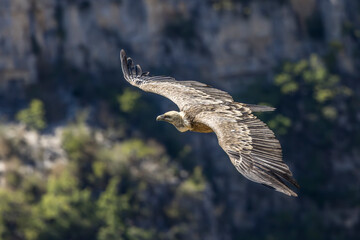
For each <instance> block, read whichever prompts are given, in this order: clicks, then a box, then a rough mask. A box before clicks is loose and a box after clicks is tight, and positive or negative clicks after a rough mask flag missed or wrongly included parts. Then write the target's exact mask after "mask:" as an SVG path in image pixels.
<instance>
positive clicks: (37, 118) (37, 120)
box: [16, 99, 46, 131]
mask: <svg viewBox="0 0 360 240" xmlns="http://www.w3.org/2000/svg"><path fill="white" fill-rule="evenodd" d="M16 119H17V120H18V121H19V122H21V123H23V124H25V125H26V126H27V127H29V128H31V129H34V130H37V131H40V130H42V129H44V128H45V127H46V121H45V109H44V104H43V102H42V101H41V100H39V99H33V100H32V101H31V102H30V105H29V107H28V108H26V109H23V110H21V111H20V112H18V114H17V115H16Z"/></svg>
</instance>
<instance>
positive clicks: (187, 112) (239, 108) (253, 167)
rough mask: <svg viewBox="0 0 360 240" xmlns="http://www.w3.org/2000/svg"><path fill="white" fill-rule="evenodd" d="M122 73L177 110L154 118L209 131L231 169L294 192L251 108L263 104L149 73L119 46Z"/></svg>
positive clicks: (271, 141) (263, 126)
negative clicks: (248, 102)
mask: <svg viewBox="0 0 360 240" xmlns="http://www.w3.org/2000/svg"><path fill="white" fill-rule="evenodd" d="M120 60H121V68H122V71H123V74H124V78H125V79H126V80H127V81H128V82H129V83H130V84H131V85H133V86H135V87H138V88H140V89H142V90H144V91H146V92H152V93H156V94H159V95H161V96H164V97H166V98H168V99H170V100H171V101H173V102H174V103H175V104H176V105H177V106H178V107H179V109H180V111H179V112H177V111H170V112H167V113H165V114H163V115H160V116H158V117H157V118H156V120H157V121H166V122H169V123H171V124H173V125H174V126H175V127H176V128H177V129H178V130H179V131H180V132H185V131H194V132H201V133H210V132H215V134H216V136H217V138H218V141H219V145H220V146H221V147H222V149H223V150H224V151H225V152H226V153H227V155H228V156H229V158H230V160H231V162H232V164H233V165H234V166H235V168H236V169H237V170H238V171H239V172H240V173H241V174H242V175H244V176H245V177H246V178H248V179H249V180H251V181H254V182H257V183H261V184H263V185H265V186H268V187H271V188H273V189H275V190H276V191H279V192H282V193H284V194H287V195H289V196H297V194H296V193H295V192H293V191H292V190H291V189H290V188H289V187H288V186H287V185H286V184H285V181H288V182H290V183H291V184H293V185H294V186H296V187H299V185H298V183H297V182H296V181H295V179H294V178H293V177H292V173H291V171H290V170H289V167H288V166H287V165H286V164H285V163H284V162H283V161H282V151H281V146H280V143H279V141H278V140H277V139H276V138H275V135H274V133H273V132H272V131H271V130H270V129H269V128H268V127H267V126H266V124H265V123H263V122H262V121H260V120H259V119H258V118H257V117H256V116H254V115H253V114H252V113H253V112H266V111H273V110H274V108H271V107H267V106H259V105H251V104H244V103H238V102H235V101H234V100H233V98H232V97H231V96H230V95H229V94H228V93H227V92H224V91H221V90H219V89H216V88H213V87H211V86H209V85H206V84H203V83H200V82H196V81H176V80H175V79H174V78H172V77H165V76H149V73H148V72H143V71H142V70H141V68H140V66H139V65H134V63H133V61H132V59H131V58H128V57H127V56H126V53H125V51H124V50H121V52H120Z"/></svg>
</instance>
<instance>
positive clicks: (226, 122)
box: [195, 104, 299, 196]
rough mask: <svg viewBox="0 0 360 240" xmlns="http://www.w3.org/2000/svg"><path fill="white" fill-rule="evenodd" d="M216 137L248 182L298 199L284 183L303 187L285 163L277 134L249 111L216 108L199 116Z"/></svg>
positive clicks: (243, 108) (222, 107)
mask: <svg viewBox="0 0 360 240" xmlns="http://www.w3.org/2000/svg"><path fill="white" fill-rule="evenodd" d="M195 121H198V122H201V123H203V124H206V125H207V126H209V127H210V128H212V130H213V131H214V132H215V133H216V135H217V137H218V141H219V145H220V146H221V147H222V148H223V149H224V151H225V152H226V153H227V154H228V156H229V157H230V159H231V162H232V163H233V164H234V166H235V168H236V169H237V170H238V171H239V172H240V173H241V174H242V175H244V176H245V177H246V178H248V179H250V180H252V181H254V182H258V183H261V184H263V185H266V186H269V187H272V188H274V189H275V190H276V191H279V192H282V193H285V194H287V195H289V196H297V194H296V193H294V192H293V191H292V190H291V189H290V188H289V187H288V186H287V185H286V184H285V182H284V180H286V181H288V182H290V183H291V184H293V185H294V186H296V187H299V185H298V184H297V182H296V181H295V179H294V178H293V177H292V173H291V172H290V170H289V167H288V166H287V165H286V164H285V163H284V162H283V161H282V151H281V146H280V144H279V141H278V140H277V139H276V138H275V136H274V133H273V132H272V131H271V130H270V129H269V128H268V127H267V126H266V125H265V123H263V122H262V121H260V120H259V119H257V118H256V116H254V115H252V114H251V111H250V109H249V108H247V107H244V106H241V105H236V104H229V105H214V106H212V107H211V108H209V107H207V111H203V112H201V113H200V114H199V115H197V116H196V119H195Z"/></svg>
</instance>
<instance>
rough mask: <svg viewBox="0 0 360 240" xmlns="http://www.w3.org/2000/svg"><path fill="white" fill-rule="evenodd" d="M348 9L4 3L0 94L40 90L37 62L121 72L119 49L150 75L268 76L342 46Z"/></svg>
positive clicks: (325, 5)
mask: <svg viewBox="0 0 360 240" xmlns="http://www.w3.org/2000/svg"><path fill="white" fill-rule="evenodd" d="M234 2H235V1H234ZM352 5H354V3H352V2H351V1H337V0H331V1H330V0H329V1H314V0H311V1H310V0H308V1H306V2H303V1H297V0H292V1H289V2H287V3H280V2H277V1H274V2H271V3H264V2H263V1H253V2H252V3H251V4H248V5H241V4H234V5H233V6H232V8H224V9H219V8H218V7H216V6H217V5H214V4H213V1H202V0H182V1H164V0H122V1H115V0H101V1H88V0H78V1H59V0H38V1H27V0H12V1H10V0H3V1H1V3H0V13H1V14H0V18H1V21H0V53H1V54H0V77H1V80H0V82H1V84H0V86H2V87H1V89H4V88H6V87H7V86H8V82H9V81H11V80H16V81H20V82H21V86H23V85H26V84H29V83H31V82H34V81H36V80H37V75H38V73H37V69H38V67H37V66H38V64H39V62H41V61H42V62H46V64H47V66H50V67H51V66H52V65H53V64H55V62H56V61H58V60H59V59H62V60H64V61H66V62H67V63H68V64H70V65H72V66H73V67H76V68H78V69H81V70H85V71H90V72H92V73H97V72H99V71H100V70H101V69H102V68H107V69H115V68H117V67H118V60H117V58H118V56H117V52H118V51H119V49H120V48H125V49H127V50H128V51H130V53H131V54H132V56H134V58H137V57H138V58H139V59H141V62H142V65H143V66H144V67H145V68H146V67H149V66H151V67H152V68H161V67H167V68H169V69H171V71H172V72H173V73H174V74H175V75H178V76H179V77H184V78H191V77H192V78H194V77H203V78H206V79H208V81H213V80H215V79H218V78H221V79H228V80H229V79H230V81H235V79H238V78H239V77H245V78H246V76H249V75H250V76H253V75H257V74H259V73H266V72H268V71H270V70H271V69H272V68H273V67H274V64H275V62H277V61H274V59H275V60H283V59H297V58H300V57H303V56H304V55H307V54H309V53H310V52H322V51H324V49H325V48H326V47H327V45H326V44H327V43H328V42H331V41H339V42H341V43H345V41H346V40H347V39H346V38H345V37H343V36H342V34H341V29H342V25H343V23H344V21H346V18H350V17H351V16H353V15H354V14H355V13H353V12H351V11H350V12H349V11H348V10H347V9H349V8H351V7H353V6H352ZM314 16H315V17H316V18H318V19H319V22H318V24H319V26H317V27H318V28H319V29H315V31H323V32H324V33H323V35H324V36H320V38H321V39H320V40H319V39H313V38H311V36H309V35H308V33H307V31H308V28H309V26H308V25H306V22H307V21H308V19H310V18H312V17H314ZM302 28H303V29H302ZM319 43H321V44H319ZM349 48H350V46H349ZM346 50H349V49H346ZM348 52H349V51H344V52H343V53H342V56H341V58H342V59H344V64H343V69H344V70H345V71H349V72H350V73H351V72H353V71H355V70H354V69H355V66H354V64H355V63H354V60H353V59H352V57H351V56H350V55H349V53H348ZM189 59H191V61H189ZM174 66H175V67H174ZM182 68H190V70H191V71H182ZM194 72H195V73H194ZM232 79H234V80H232ZM230 85H231V84H230ZM224 86H225V87H226V86H227V85H226V84H225V85H224Z"/></svg>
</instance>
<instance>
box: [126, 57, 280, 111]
mask: <svg viewBox="0 0 360 240" xmlns="http://www.w3.org/2000/svg"><path fill="white" fill-rule="evenodd" d="M120 60H121V68H122V71H123V73H124V77H125V79H126V80H127V81H128V82H129V83H130V84H131V85H133V86H136V87H138V88H140V89H142V90H144V91H146V92H152V93H156V94H159V95H161V96H164V97H166V98H168V99H170V100H171V101H173V102H174V103H175V104H176V105H177V106H178V107H179V109H180V110H182V109H184V107H185V106H187V107H190V106H191V105H201V104H204V105H211V104H224V103H232V102H234V100H233V98H232V97H231V96H230V95H229V94H228V93H227V92H224V91H221V90H219V89H216V88H213V87H211V86H209V85H206V84H203V83H200V82H197V81H176V80H175V79H174V78H172V77H165V76H149V73H148V72H146V73H143V72H142V70H141V67H140V66H139V65H134V63H133V61H132V59H131V58H128V57H127V56H126V53H125V51H124V50H121V52H120ZM242 105H244V106H248V107H249V108H250V109H251V110H252V111H256V112H265V111H273V110H274V108H272V107H268V106H260V105H251V104H248V105H247V104H242Z"/></svg>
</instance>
